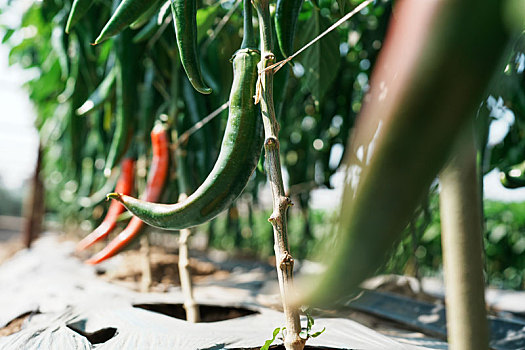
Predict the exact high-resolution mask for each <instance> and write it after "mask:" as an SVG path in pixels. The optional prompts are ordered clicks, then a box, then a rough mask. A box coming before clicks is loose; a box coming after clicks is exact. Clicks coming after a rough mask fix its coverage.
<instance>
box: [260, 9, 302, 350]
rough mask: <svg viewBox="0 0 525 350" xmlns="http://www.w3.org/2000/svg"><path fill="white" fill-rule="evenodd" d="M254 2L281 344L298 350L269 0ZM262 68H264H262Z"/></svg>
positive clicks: (299, 324) (298, 341) (296, 312)
mask: <svg viewBox="0 0 525 350" xmlns="http://www.w3.org/2000/svg"><path fill="white" fill-rule="evenodd" d="M253 4H254V6H255V9H256V11H257V15H258V18H259V28H260V37H261V62H260V63H259V65H260V66H259V71H260V72H262V73H261V74H260V75H259V81H258V87H257V91H258V93H257V96H258V97H260V104H261V114H262V118H263V124H264V133H265V141H264V150H265V160H266V167H267V174H268V182H269V183H270V187H271V189H272V197H273V212H272V214H271V216H270V218H269V219H268V221H270V222H271V224H272V226H273V234H274V251H275V264H276V268H277V277H278V280H279V288H280V292H281V298H282V303H283V309H284V315H285V322H286V331H285V334H284V346H285V348H286V349H287V350H291V349H293V350H301V349H303V348H304V344H305V342H306V340H305V339H302V338H301V337H300V336H299V333H300V332H301V320H300V315H299V309H298V308H297V307H296V306H295V305H292V303H291V300H292V296H291V293H292V287H293V266H294V259H293V257H292V255H291V254H290V249H289V246H288V237H287V211H288V207H289V206H291V205H292V202H291V200H290V198H288V197H287V196H286V195H285V193H284V186H283V177H282V174H281V160H280V156H279V140H278V133H279V123H278V122H277V120H276V117H275V109H274V103H273V74H274V73H273V70H272V69H268V70H265V68H266V67H269V66H271V65H272V64H273V63H274V62H275V56H274V54H273V53H272V28H271V18H270V9H269V1H268V0H254V1H253ZM263 70H264V71H263Z"/></svg>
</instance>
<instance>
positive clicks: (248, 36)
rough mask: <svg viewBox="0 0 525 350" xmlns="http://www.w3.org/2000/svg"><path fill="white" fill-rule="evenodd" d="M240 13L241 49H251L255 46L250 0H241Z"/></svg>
mask: <svg viewBox="0 0 525 350" xmlns="http://www.w3.org/2000/svg"><path fill="white" fill-rule="evenodd" d="M242 15H243V17H244V22H243V38H242V43H241V49H248V48H250V49H253V48H255V35H254V33H253V22H252V3H251V1H250V0H243V10H242Z"/></svg>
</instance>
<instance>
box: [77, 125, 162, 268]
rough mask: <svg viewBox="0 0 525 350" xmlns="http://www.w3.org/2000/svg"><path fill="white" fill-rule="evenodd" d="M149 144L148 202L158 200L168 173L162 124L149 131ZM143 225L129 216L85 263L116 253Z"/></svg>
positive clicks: (137, 219) (95, 262)
mask: <svg viewBox="0 0 525 350" xmlns="http://www.w3.org/2000/svg"><path fill="white" fill-rule="evenodd" d="M151 144H152V147H153V161H152V162H151V167H150V170H149V175H148V183H147V185H146V191H145V192H144V199H145V200H146V201H148V202H156V201H158V200H159V197H160V195H161V193H162V188H163V187H164V182H165V181H166V177H167V175H168V163H169V142H168V134H167V132H166V128H165V127H164V126H163V125H161V124H157V125H156V126H155V127H154V128H153V130H152V131H151ZM117 192H118V191H117ZM143 225H144V222H143V221H142V220H140V219H139V218H137V217H133V218H131V221H130V222H129V224H128V226H126V228H125V229H124V230H123V231H122V232H121V233H120V234H119V235H118V236H117V237H115V238H114V239H113V240H112V241H111V242H109V244H108V245H107V246H106V247H105V248H104V249H102V250H101V251H100V252H98V253H97V254H95V255H94V256H93V257H91V258H90V259H89V260H87V261H86V264H90V265H95V264H98V263H100V262H102V261H104V260H106V259H108V258H110V257H112V256H113V255H115V254H117V253H118V252H119V251H120V250H121V249H122V248H124V247H125V246H127V245H128V244H129V243H130V242H131V241H132V240H133V238H135V237H136V236H137V235H138V234H139V233H140V230H141V228H142V226H143Z"/></svg>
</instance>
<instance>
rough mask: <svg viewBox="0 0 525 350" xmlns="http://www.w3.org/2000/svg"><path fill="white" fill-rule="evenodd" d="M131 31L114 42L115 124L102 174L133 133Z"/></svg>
mask: <svg viewBox="0 0 525 350" xmlns="http://www.w3.org/2000/svg"><path fill="white" fill-rule="evenodd" d="M131 36H132V33H131V31H130V30H129V29H128V30H125V31H124V32H123V33H122V35H121V36H120V38H119V40H118V41H117V42H116V45H117V65H116V68H117V79H116V84H117V85H116V87H117V107H116V108H117V110H116V126H115V133H114V136H113V140H112V141H111V146H110V148H109V154H108V158H107V160H106V166H105V169H104V174H105V175H106V176H109V174H111V169H113V167H114V166H115V165H116V164H117V163H118V161H119V160H120V159H121V158H122V156H123V155H124V153H125V152H126V150H127V148H128V145H129V141H130V139H131V135H132V133H133V129H134V124H135V119H136V118H135V114H136V108H135V105H136V102H137V85H136V82H135V76H136V74H137V67H136V66H137V64H136V62H137V59H136V52H135V47H134V45H133V44H132V43H131V39H132V38H131Z"/></svg>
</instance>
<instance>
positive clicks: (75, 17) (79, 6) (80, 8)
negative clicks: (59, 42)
mask: <svg viewBox="0 0 525 350" xmlns="http://www.w3.org/2000/svg"><path fill="white" fill-rule="evenodd" d="M93 3H94V1H93V0H75V1H73V5H71V11H70V12H69V17H68V18H67V23H66V33H67V34H69V32H70V31H71V29H72V28H73V26H74V25H75V24H77V23H78V21H80V20H81V19H82V17H84V15H85V14H86V12H87V11H88V10H89V8H90V7H91V5H93Z"/></svg>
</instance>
